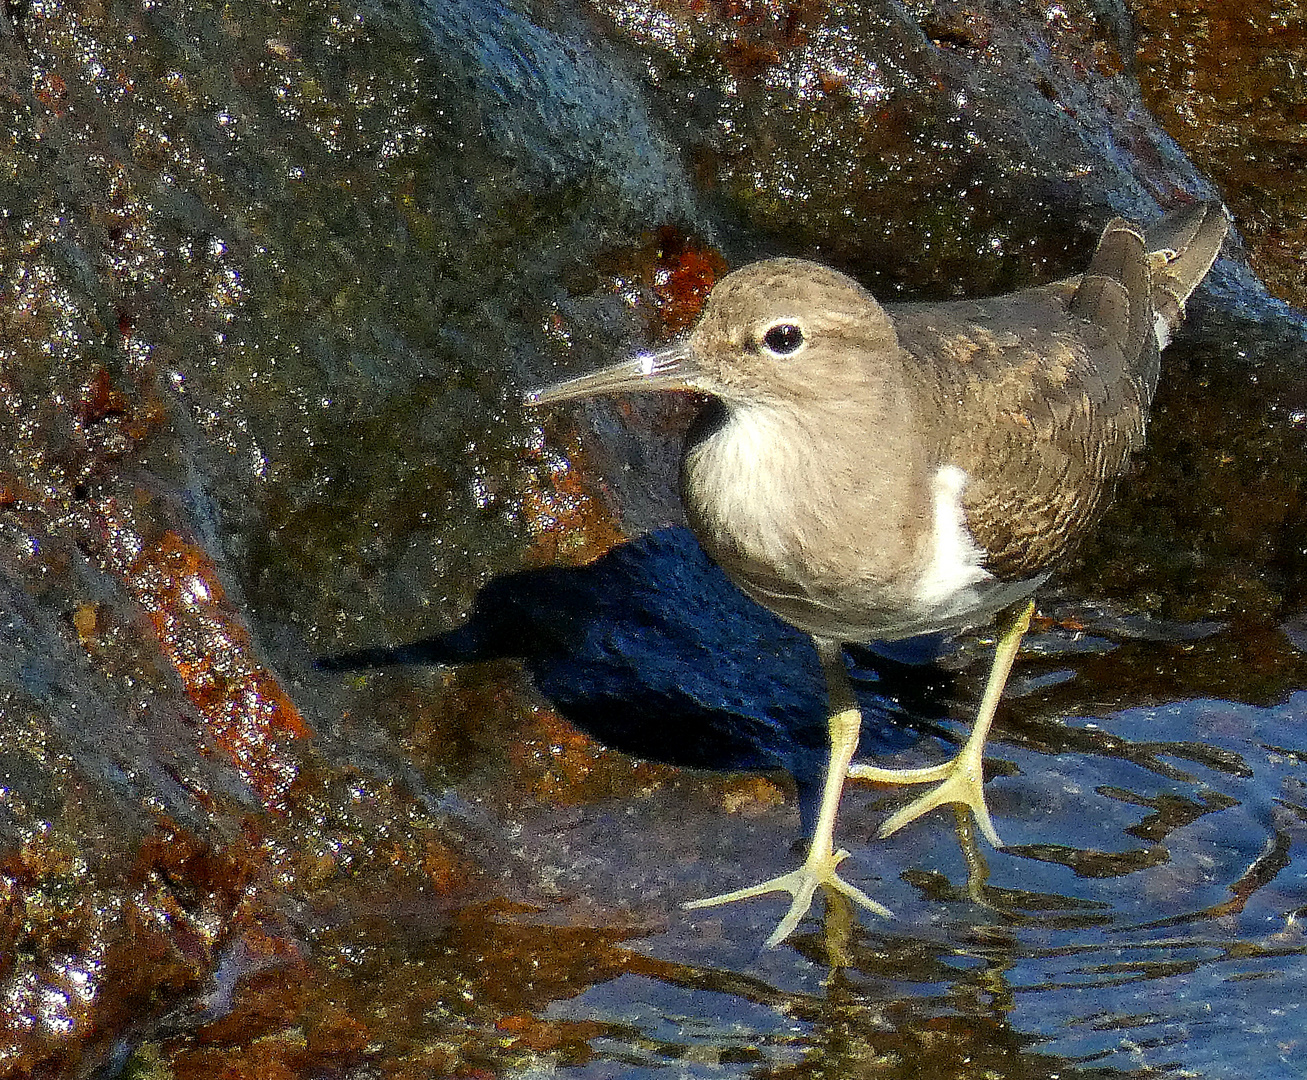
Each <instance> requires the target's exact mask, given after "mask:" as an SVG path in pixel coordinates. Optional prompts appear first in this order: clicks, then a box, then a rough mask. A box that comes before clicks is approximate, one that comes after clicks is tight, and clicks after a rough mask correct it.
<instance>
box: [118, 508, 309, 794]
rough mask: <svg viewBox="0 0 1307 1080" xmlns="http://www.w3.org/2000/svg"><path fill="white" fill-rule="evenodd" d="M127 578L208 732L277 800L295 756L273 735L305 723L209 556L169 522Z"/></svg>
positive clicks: (295, 732) (296, 731) (297, 732)
mask: <svg viewBox="0 0 1307 1080" xmlns="http://www.w3.org/2000/svg"><path fill="white" fill-rule="evenodd" d="M125 580H126V583H127V585H128V587H129V589H130V590H131V592H132V594H133V597H134V599H136V601H137V602H138V603H140V604H141V606H142V607H143V608H144V609H145V611H146V613H147V614H148V616H149V618H150V622H151V624H152V625H153V626H154V630H155V633H156V634H157V635H158V638H159V644H160V646H161V647H162V649H163V651H164V654H165V655H166V656H167V657H168V659H169V661H170V662H171V663H172V665H173V666H174V667H175V668H176V670H177V674H178V676H179V677H180V678H181V680H182V685H183V687H184V688H185V691H186V696H187V697H188V698H190V700H191V701H192V702H193V703H194V705H195V707H196V708H197V709H198V710H199V711H200V714H201V716H202V717H203V718H204V720H205V723H206V729H207V731H208V733H209V734H211V735H212V737H213V738H214V740H215V742H216V743H217V744H218V746H220V747H221V748H222V749H223V750H224V751H226V752H227V754H228V755H230V757H231V760H232V762H233V764H235V765H236V766H237V768H238V769H239V770H240V772H241V774H242V776H244V777H245V779H246V780H247V781H248V782H249V783H250V784H251V786H252V787H253V788H254V789H255V790H256V791H257V792H258V793H259V796H260V797H261V798H262V799H263V801H264V803H265V805H267V806H269V807H270V808H271V807H275V806H277V805H279V804H280V803H281V800H282V799H283V797H284V796H285V794H286V791H287V789H288V788H289V787H290V785H291V784H292V783H293V782H294V779H295V775H296V764H295V760H294V758H293V757H291V756H290V754H289V753H287V752H286V751H285V749H284V748H283V747H281V746H280V745H279V742H278V740H282V739H287V738H292V739H293V738H303V737H304V736H306V735H307V734H308V730H309V729H308V725H307V724H305V722H304V719H303V717H302V716H301V715H300V713H299V710H298V709H296V707H295V705H294V703H293V702H292V701H291V700H290V697H289V696H288V695H287V694H286V692H285V691H284V690H283V689H282V688H281V685H280V684H279V683H278V681H277V679H276V677H275V676H274V675H273V674H272V672H270V671H269V670H268V669H267V668H265V667H264V666H263V665H262V664H261V663H260V662H259V661H258V660H257V658H256V657H255V656H254V643H253V640H252V638H251V636H250V633H249V630H248V629H247V628H246V626H245V623H244V620H243V619H242V618H241V617H240V614H239V612H238V611H237V610H236V609H235V608H234V607H233V606H232V605H231V604H229V603H228V602H227V599H226V596H225V594H224V592H223V588H222V584H221V582H220V581H219V579H218V572H217V567H216V566H215V565H214V563H213V560H211V559H210V558H209V557H208V555H207V554H206V553H205V552H204V550H203V549H202V548H200V547H199V545H198V544H196V543H194V542H192V541H189V540H187V539H185V538H184V537H182V536H181V535H180V534H178V533H176V532H174V531H172V530H169V531H167V532H165V533H164V534H163V536H162V537H161V538H159V540H157V541H156V542H154V543H149V544H146V545H145V546H143V547H142V549H141V551H140V553H139V554H138V555H137V557H136V559H135V560H134V561H133V563H132V565H131V567H130V569H129V571H128V573H127V575H126V577H125Z"/></svg>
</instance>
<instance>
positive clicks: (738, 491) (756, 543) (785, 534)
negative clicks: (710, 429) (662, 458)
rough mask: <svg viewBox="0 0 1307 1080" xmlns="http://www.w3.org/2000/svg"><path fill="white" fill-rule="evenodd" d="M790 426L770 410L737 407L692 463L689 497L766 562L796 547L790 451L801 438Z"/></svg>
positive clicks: (708, 521) (720, 529) (711, 524)
mask: <svg viewBox="0 0 1307 1080" xmlns="http://www.w3.org/2000/svg"><path fill="white" fill-rule="evenodd" d="M785 427H786V425H785V421H784V419H783V418H782V417H781V416H779V415H778V414H776V413H774V412H772V411H770V410H768V409H763V408H758V407H754V408H749V409H738V410H732V412H731V413H730V415H729V417H728V418H727V420H726V422H725V424H724V426H723V427H722V429H721V430H720V431H718V432H716V433H714V435H713V436H712V438H710V439H708V440H706V441H705V442H704V443H702V444H700V445H699V446H697V447H696V448H695V449H694V451H693V453H692V456H691V458H690V460H689V461H688V462H687V465H688V467H689V471H690V476H689V480H690V482H689V484H688V485H687V489H686V497H687V498H690V499H693V500H694V503H695V506H696V508H697V510H698V512H699V514H700V515H701V517H702V518H703V520H704V523H705V525H706V526H707V527H708V528H709V529H710V530H711V531H713V532H717V533H719V534H720V535H723V536H725V535H730V536H731V537H732V538H733V540H734V542H735V543H736V544H738V545H740V546H741V547H743V548H744V549H745V550H747V551H749V552H750V553H751V554H752V555H754V556H755V557H757V558H760V559H761V560H763V561H765V562H777V563H780V562H784V561H785V560H786V559H787V558H788V557H789V550H788V549H790V548H791V546H792V536H791V532H792V527H793V524H794V512H793V498H794V496H793V483H792V481H793V476H792V474H791V472H790V471H789V470H788V469H787V468H786V464H787V462H786V455H787V448H789V447H793V446H794V445H795V437H794V435H793V433H791V432H789V431H787V430H785ZM790 464H791V465H792V461H791V462H790Z"/></svg>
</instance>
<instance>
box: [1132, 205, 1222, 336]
mask: <svg viewBox="0 0 1307 1080" xmlns="http://www.w3.org/2000/svg"><path fill="white" fill-rule="evenodd" d="M1229 231H1230V214H1229V212H1228V211H1227V210H1226V209H1225V207H1224V206H1222V205H1221V204H1220V203H1218V202H1202V203H1196V204H1195V205H1193V206H1187V207H1185V208H1184V209H1182V210H1176V211H1173V212H1172V213H1170V214H1167V215H1166V217H1164V218H1162V220H1161V221H1159V222H1157V224H1155V225H1153V226H1152V227H1150V228H1149V229H1148V230H1147V231H1146V232H1145V233H1144V246H1145V247H1146V248H1147V250H1148V263H1149V269H1150V270H1151V272H1152V286H1153V294H1152V302H1153V311H1154V312H1156V313H1157V315H1158V316H1159V321H1160V322H1162V323H1165V329H1163V327H1162V326H1161V325H1159V326H1158V328H1157V330H1158V344H1159V345H1160V346H1161V347H1163V348H1165V347H1166V342H1167V339H1168V338H1169V337H1170V331H1171V329H1172V328H1173V327H1174V326H1176V325H1177V324H1178V323H1179V322H1180V320H1181V319H1183V318H1184V304H1185V301H1186V300H1188V299H1189V297H1190V295H1191V294H1192V293H1193V291H1194V289H1196V288H1197V287H1198V283H1199V282H1200V281H1202V280H1203V278H1205V277H1206V276H1207V271H1208V270H1210V269H1211V268H1212V263H1214V262H1215V261H1216V256H1217V253H1218V252H1220V250H1221V244H1222V242H1223V241H1224V240H1225V234H1226V233H1228V232H1229Z"/></svg>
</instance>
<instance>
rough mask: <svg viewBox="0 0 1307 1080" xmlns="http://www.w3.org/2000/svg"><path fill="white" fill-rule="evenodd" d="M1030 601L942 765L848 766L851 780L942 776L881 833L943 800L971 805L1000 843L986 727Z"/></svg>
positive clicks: (918, 780) (1007, 631)
mask: <svg viewBox="0 0 1307 1080" xmlns="http://www.w3.org/2000/svg"><path fill="white" fill-rule="evenodd" d="M1034 610H1035V603H1034V601H1033V600H1032V601H1030V602H1029V603H1027V604H1026V605H1025V606H1024V607H1022V608H1021V609H1020V611H1019V612H1018V613H1017V615H1016V617H1015V618H1014V619H1013V620H1012V621H1011V622H1010V623H1008V625H1007V626H1006V627H1005V628H1004V630H1003V634H1002V636H1001V637H1000V638H999V642H998V647H997V648H996V649H995V650H994V663H993V666H992V667H990V669H989V681H988V682H987V683H986V684H985V696H984V697H983V698H982V699H981V702H980V712H979V713H978V714H977V715H976V723H975V725H974V726H973V727H972V729H971V735H970V737H969V738H968V739H967V741H966V743H965V744H964V745H963V747H962V749H961V751H960V752H959V753H958V756H957V757H955V758H954V759H953V760H952V761H949V762H945V763H944V764H943V765H932V766H929V767H927V768H924V769H885V768H880V767H878V766H875V765H853V766H851V767H850V769H849V777H850V778H851V779H855V780H874V781H876V782H878V783H882V784H924V783H929V782H930V781H932V780H942V781H943V783H941V784H940V785H939V786H938V787H935V788H932V789H931V790H930V791H928V792H926V794H924V795H922V796H921V797H920V798H919V799H916V800H914V801H913V802H910V803H908V805H907V806H905V807H903V808H902V809H900V810H899V811H898V812H897V813H895V814H893V815H892V816H891V817H889V818H888V819H887V820H886V821H885V823H884V824H883V825H882V826H881V827H880V835H881V836H882V837H884V836H889V835H890V834H891V833H894V832H897V831H898V830H899V829H901V828H903V826H904V825H906V824H907V823H908V822H909V821H915V820H916V819H917V818H919V817H921V815H922V814H925V813H928V812H930V811H931V810H934V809H935V807H937V806H943V805H944V804H945V803H961V804H963V805H965V806H969V807H971V812H972V813H973V814H975V816H976V824H977V825H978V826H979V827H980V831H981V832H982V833H984V835H985V839H986V840H988V841H989V842H990V843H991V844H993V845H994V846H995V847H1002V846H1003V842H1002V841H1001V840H1000V839H999V838H998V831H997V830H996V829H995V828H994V822H993V821H992V820H991V818H990V816H989V807H987V806H986V805H985V790H984V783H985V770H984V758H985V740H986V739H987V738H988V737H989V727H990V724H992V723H993V721H994V712H995V711H996V710H997V709H998V701H999V698H1001V697H1002V696H1003V687H1004V686H1005V685H1007V677H1008V673H1009V672H1010V671H1011V670H1012V662H1013V661H1014V660H1015V659H1016V656H1017V650H1018V649H1019V648H1020V647H1021V639H1022V638H1023V637H1024V636H1025V633H1026V631H1027V630H1028V629H1029V628H1030V616H1031V615H1032V614H1033V613H1034Z"/></svg>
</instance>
